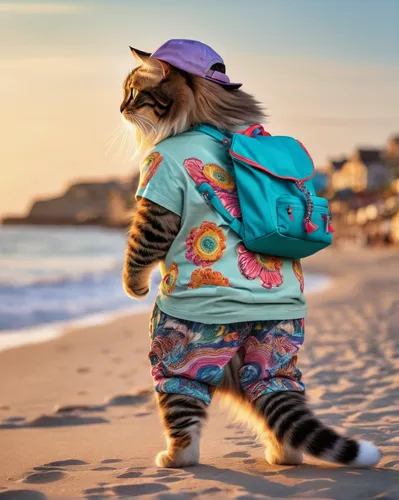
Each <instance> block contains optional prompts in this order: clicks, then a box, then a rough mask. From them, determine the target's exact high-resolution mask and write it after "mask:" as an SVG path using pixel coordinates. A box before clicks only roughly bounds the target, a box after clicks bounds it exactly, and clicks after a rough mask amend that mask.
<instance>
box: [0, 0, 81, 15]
mask: <svg viewBox="0 0 399 500" xmlns="http://www.w3.org/2000/svg"><path fill="white" fill-rule="evenodd" d="M84 8H85V7H84V6H83V5H77V4H64V3H54V2H53V3H18V2H13V3H11V2H9V3H1V4H0V14H2V13H6V14H74V13H76V12H79V11H81V10H83V9H84Z"/></svg>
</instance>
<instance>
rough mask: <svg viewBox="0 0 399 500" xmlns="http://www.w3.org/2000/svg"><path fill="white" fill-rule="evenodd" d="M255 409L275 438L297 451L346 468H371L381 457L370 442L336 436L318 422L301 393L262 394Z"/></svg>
mask: <svg viewBox="0 0 399 500" xmlns="http://www.w3.org/2000/svg"><path fill="white" fill-rule="evenodd" d="M255 409H256V412H257V414H258V416H260V417H262V419H263V418H265V419H266V422H267V426H268V428H269V429H270V430H271V431H272V432H273V434H274V436H275V437H276V439H277V441H278V442H279V443H281V444H283V445H284V446H288V447H290V448H291V449H293V450H296V451H298V452H303V453H307V454H309V455H311V456H313V457H317V458H320V459H322V460H326V461H329V462H334V463H338V464H343V465H347V466H350V467H373V466H374V465H376V464H377V463H378V462H379V461H380V459H381V452H380V451H379V450H378V448H376V447H375V446H374V445H373V444H372V443H370V442H368V441H355V440H354V439H348V438H346V437H343V436H340V435H339V434H337V433H336V432H335V431H334V430H332V429H330V428H329V427H326V426H325V425H324V424H322V423H321V422H320V421H319V419H318V418H317V417H316V416H315V415H314V414H313V412H312V411H311V410H310V409H309V407H308V405H307V402H306V399H305V395H304V394H303V393H300V392H293V391H284V392H273V393H270V394H266V395H264V396H261V397H260V398H258V399H257V400H256V401H255Z"/></svg>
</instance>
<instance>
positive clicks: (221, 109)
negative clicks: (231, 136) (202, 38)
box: [121, 56, 265, 152]
mask: <svg viewBox="0 0 399 500" xmlns="http://www.w3.org/2000/svg"><path fill="white" fill-rule="evenodd" d="M140 60H141V64H140V65H139V67H138V68H136V69H135V70H133V71H132V72H131V73H130V74H129V75H128V77H127V78H126V80H125V82H124V99H123V102H122V104H121V112H122V114H123V116H124V117H125V119H127V120H128V121H130V122H132V123H133V125H135V127H136V133H137V134H138V142H139V144H140V145H141V148H142V150H143V152H146V151H148V150H149V149H152V148H153V147H154V146H155V145H156V144H157V143H158V142H160V141H162V140H163V139H165V138H167V137H170V136H172V135H177V134H181V133H182V132H185V131H187V130H189V129H190V128H192V127H194V126H196V125H198V124H201V123H209V124H211V125H214V126H215V127H217V128H220V129H223V130H227V131H234V130H237V128H239V127H242V126H245V125H247V124H249V123H250V124H252V123H260V122H263V121H264V119H265V114H264V112H263V110H262V108H261V105H260V103H258V102H257V101H256V100H255V99H254V97H252V96H251V95H249V94H247V93H246V92H244V91H242V90H228V89H226V88H224V87H222V86H220V85H218V84H216V83H214V82H211V81H209V80H206V79H204V78H201V77H199V76H196V75H190V74H188V73H185V72H184V71H180V70H178V69H176V68H174V67H172V66H170V65H168V64H166V63H161V61H157V60H156V59H151V58H147V57H145V56H141V58H140Z"/></svg>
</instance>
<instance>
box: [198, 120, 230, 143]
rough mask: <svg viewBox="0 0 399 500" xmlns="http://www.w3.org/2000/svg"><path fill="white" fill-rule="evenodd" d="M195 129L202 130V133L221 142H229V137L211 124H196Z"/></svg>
mask: <svg viewBox="0 0 399 500" xmlns="http://www.w3.org/2000/svg"><path fill="white" fill-rule="evenodd" d="M196 130H198V132H202V133H203V134H207V135H210V136H211V137H213V138H214V139H216V140H217V141H219V142H222V143H223V144H230V141H231V138H230V137H228V136H227V135H225V134H223V133H222V132H220V131H219V130H218V129H217V128H215V127H212V126H211V125H198V127H197V128H196Z"/></svg>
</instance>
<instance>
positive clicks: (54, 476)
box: [22, 470, 66, 484]
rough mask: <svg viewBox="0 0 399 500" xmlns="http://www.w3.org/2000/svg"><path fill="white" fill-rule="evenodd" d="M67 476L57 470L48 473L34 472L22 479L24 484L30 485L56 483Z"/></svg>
mask: <svg viewBox="0 0 399 500" xmlns="http://www.w3.org/2000/svg"><path fill="white" fill-rule="evenodd" d="M65 476H66V474H65V472H62V471H56V470H49V471H47V472H32V473H31V474H28V475H27V476H26V477H25V478H24V479H22V482H23V483H28V484H46V483H55V482H56V481H59V480H60V479H62V478H64V477H65Z"/></svg>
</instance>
